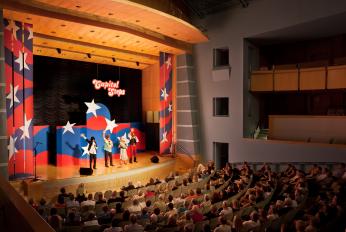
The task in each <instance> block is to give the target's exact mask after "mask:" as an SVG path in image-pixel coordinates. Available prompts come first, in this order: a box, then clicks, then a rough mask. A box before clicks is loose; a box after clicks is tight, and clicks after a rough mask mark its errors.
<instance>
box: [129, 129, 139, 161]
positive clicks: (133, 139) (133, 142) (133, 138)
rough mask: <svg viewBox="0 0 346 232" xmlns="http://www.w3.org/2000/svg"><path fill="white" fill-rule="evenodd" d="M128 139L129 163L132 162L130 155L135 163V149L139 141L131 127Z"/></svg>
mask: <svg viewBox="0 0 346 232" xmlns="http://www.w3.org/2000/svg"><path fill="white" fill-rule="evenodd" d="M129 139H130V163H132V157H133V162H135V163H137V157H136V155H137V151H136V145H137V143H138V142H139V140H138V138H137V136H136V135H135V132H134V129H133V128H132V129H131V132H130V134H129Z"/></svg>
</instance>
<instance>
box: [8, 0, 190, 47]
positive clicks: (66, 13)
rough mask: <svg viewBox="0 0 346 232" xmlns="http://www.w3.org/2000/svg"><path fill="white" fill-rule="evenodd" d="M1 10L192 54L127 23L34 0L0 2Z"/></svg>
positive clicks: (180, 44) (184, 44) (183, 44)
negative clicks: (122, 35)
mask: <svg viewBox="0 0 346 232" xmlns="http://www.w3.org/2000/svg"><path fill="white" fill-rule="evenodd" d="M2 5H3V8H5V9H8V10H13V11H18V12H23V13H28V14H34V15H38V16H43V17H48V18H55V19H60V20H66V21H70V22H75V23H81V24H86V25H90V26H95V27H100V28H106V29H110V30H117V31H122V32H126V33H129V34H132V35H136V36H139V37H142V38H145V39H148V40H151V41H154V42H157V43H160V44H163V45H166V46H170V47H174V48H177V49H180V50H184V51H186V52H189V53H191V52H192V45H191V44H190V43H187V42H183V41H180V40H177V39H174V38H171V37H168V36H165V35H162V34H160V33H157V32H155V31H151V30H149V29H147V28H143V27H140V26H138V25H134V24H131V23H128V22H121V21H119V20H115V19H110V18H107V17H102V16H96V15H93V14H90V13H86V12H81V11H77V10H70V9H65V8H61V7H55V6H51V5H48V4H45V3H42V2H38V1H36V0H25V1H23V0H6V1H2Z"/></svg>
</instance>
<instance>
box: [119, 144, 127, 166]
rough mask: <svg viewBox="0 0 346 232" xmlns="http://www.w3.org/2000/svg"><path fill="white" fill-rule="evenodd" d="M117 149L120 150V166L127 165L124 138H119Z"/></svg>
mask: <svg viewBox="0 0 346 232" xmlns="http://www.w3.org/2000/svg"><path fill="white" fill-rule="evenodd" d="M119 141H120V142H119V148H120V165H122V164H123V163H124V164H127V160H128V159H129V158H128V157H127V143H126V138H124V137H121V138H119Z"/></svg>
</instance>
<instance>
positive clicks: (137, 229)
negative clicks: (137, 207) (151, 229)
mask: <svg viewBox="0 0 346 232" xmlns="http://www.w3.org/2000/svg"><path fill="white" fill-rule="evenodd" d="M130 221H131V223H130V224H128V225H126V226H125V227H124V232H142V231H144V227H143V226H142V225H139V224H138V223H137V216H136V215H134V214H132V215H131V216H130Z"/></svg>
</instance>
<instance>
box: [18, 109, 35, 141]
mask: <svg viewBox="0 0 346 232" xmlns="http://www.w3.org/2000/svg"><path fill="white" fill-rule="evenodd" d="M31 120H32V119H30V120H27V119H26V114H24V126H21V127H20V129H21V130H22V131H23V135H22V137H21V138H20V139H25V137H26V138H28V139H30V133H29V127H30V123H31Z"/></svg>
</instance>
